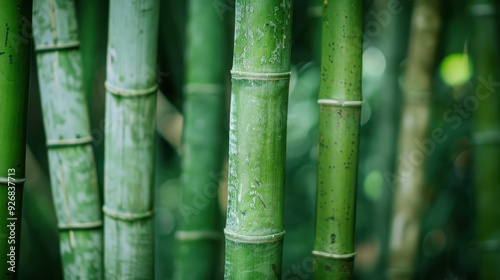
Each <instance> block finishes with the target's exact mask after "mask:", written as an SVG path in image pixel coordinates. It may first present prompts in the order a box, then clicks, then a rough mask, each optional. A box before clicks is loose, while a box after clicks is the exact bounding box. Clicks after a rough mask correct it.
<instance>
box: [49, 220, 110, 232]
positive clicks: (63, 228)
mask: <svg viewBox="0 0 500 280" xmlns="http://www.w3.org/2000/svg"><path fill="white" fill-rule="evenodd" d="M57 227H58V228H59V230H60V231H68V230H82V229H93V228H100V227H102V221H96V222H90V223H68V224H58V225H57Z"/></svg>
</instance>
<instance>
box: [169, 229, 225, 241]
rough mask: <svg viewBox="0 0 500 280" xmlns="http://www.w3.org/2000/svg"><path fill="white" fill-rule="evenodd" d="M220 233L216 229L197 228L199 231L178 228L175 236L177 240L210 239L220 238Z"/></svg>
mask: <svg viewBox="0 0 500 280" xmlns="http://www.w3.org/2000/svg"><path fill="white" fill-rule="evenodd" d="M221 237H222V234H220V232H217V231H210V230H199V231H183V230H179V231H177V232H176V233H175V238H176V239H177V240H186V241H189V240H193V241H196V240H205V239H212V240H219V239H221Z"/></svg>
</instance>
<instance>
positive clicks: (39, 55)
mask: <svg viewBox="0 0 500 280" xmlns="http://www.w3.org/2000/svg"><path fill="white" fill-rule="evenodd" d="M34 7H35V9H34V14H33V33H34V40H35V51H36V59H37V65H38V78H39V85H40V97H41V102H42V112H43V121H44V125H45V134H46V137H47V150H48V157H49V169H50V179H51V185H52V195H53V198H54V204H55V209H56V214H57V220H58V227H59V237H60V252H61V257H62V263H63V271H64V277H65V278H66V279H77V278H85V279H102V277H103V268H102V267H103V264H102V219H101V203H100V199H99V189H98V186H97V175H96V168H95V162H94V154H93V152H92V136H91V134H90V123H89V115H88V110H87V102H86V98H85V91H84V85H83V77H82V67H81V57H80V51H79V42H78V29H77V23H76V15H75V5H74V2H73V1H72V0H65V1H54V0H35V1H34Z"/></svg>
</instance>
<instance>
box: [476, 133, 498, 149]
mask: <svg viewBox="0 0 500 280" xmlns="http://www.w3.org/2000/svg"><path fill="white" fill-rule="evenodd" d="M472 140H473V142H474V145H476V146H480V145H491V144H498V143H500V131H483V132H476V133H474V134H473V135H472Z"/></svg>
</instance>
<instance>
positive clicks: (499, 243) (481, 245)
mask: <svg viewBox="0 0 500 280" xmlns="http://www.w3.org/2000/svg"><path fill="white" fill-rule="evenodd" d="M476 246H477V248H478V249H479V250H480V251H483V252H500V240H497V239H492V240H484V241H477V242H476Z"/></svg>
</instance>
